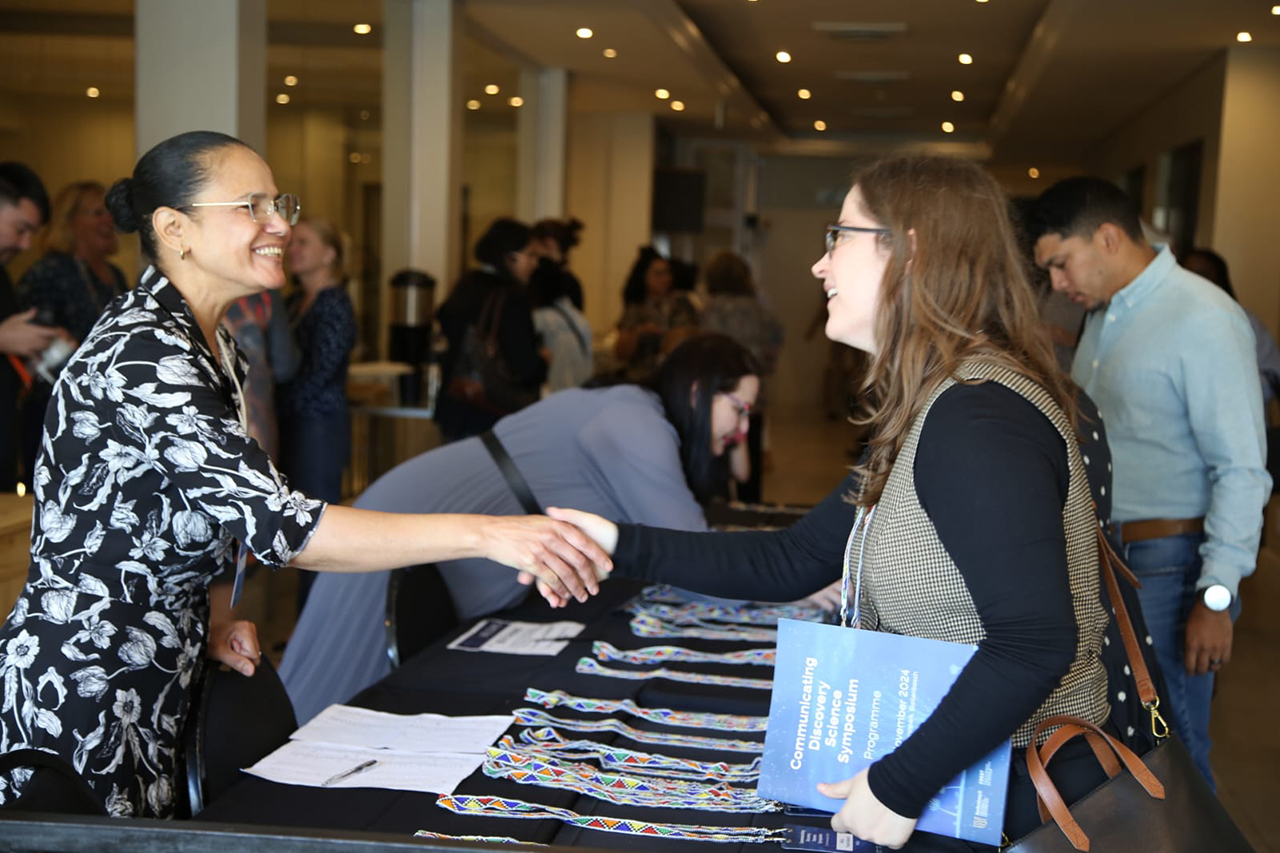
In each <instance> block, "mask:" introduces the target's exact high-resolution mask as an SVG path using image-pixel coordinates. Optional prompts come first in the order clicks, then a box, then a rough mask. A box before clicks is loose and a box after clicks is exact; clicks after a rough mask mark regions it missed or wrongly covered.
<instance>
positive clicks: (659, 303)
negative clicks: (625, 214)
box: [613, 246, 698, 380]
mask: <svg viewBox="0 0 1280 853" xmlns="http://www.w3.org/2000/svg"><path fill="white" fill-rule="evenodd" d="M622 306H623V307H622V317H621V319H619V320H618V332H617V337H616V338H615V340H614V345H613V353H614V355H615V356H617V358H618V360H619V361H620V362H622V365H623V367H622V375H623V376H624V377H625V378H627V379H628V380H639V379H642V378H643V377H645V376H648V375H649V374H651V373H652V372H653V371H654V369H655V368H656V367H657V365H658V360H659V357H660V356H661V353H662V339H663V337H664V336H665V335H666V334H667V333H668V332H670V331H671V330H673V329H677V328H679V327H681V326H697V325H698V308H697V306H696V305H695V304H694V302H693V301H692V300H691V299H690V298H689V295H688V293H687V292H684V291H679V292H677V291H675V290H674V289H673V276H672V266H671V262H670V261H668V260H667V259H666V258H664V257H663V256H662V255H660V254H658V250H657V249H655V248H653V247H652V246H644V247H642V248H641V249H640V254H639V256H638V257H637V258H636V261H635V263H634V264H632V265H631V272H630V273H629V274H628V275H627V283H626V285H625V286H624V287H623V289H622Z"/></svg>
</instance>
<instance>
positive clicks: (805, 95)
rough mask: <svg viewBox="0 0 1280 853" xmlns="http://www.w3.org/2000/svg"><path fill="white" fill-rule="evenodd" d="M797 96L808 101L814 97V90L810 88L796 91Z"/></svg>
mask: <svg viewBox="0 0 1280 853" xmlns="http://www.w3.org/2000/svg"><path fill="white" fill-rule="evenodd" d="M796 97H798V98H799V99H800V100H802V101H807V100H809V99H810V98H812V97H813V92H810V91H809V90H808V89H801V90H800V91H799V92H796Z"/></svg>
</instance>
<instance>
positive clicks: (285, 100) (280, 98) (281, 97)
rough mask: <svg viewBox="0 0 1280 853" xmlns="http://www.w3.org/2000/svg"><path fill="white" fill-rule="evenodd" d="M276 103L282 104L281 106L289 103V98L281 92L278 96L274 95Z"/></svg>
mask: <svg viewBox="0 0 1280 853" xmlns="http://www.w3.org/2000/svg"><path fill="white" fill-rule="evenodd" d="M276 103H277V104H282V105H283V104H287V103H289V96H288V95H286V94H285V93H284V92H281V93H280V94H278V95H276Z"/></svg>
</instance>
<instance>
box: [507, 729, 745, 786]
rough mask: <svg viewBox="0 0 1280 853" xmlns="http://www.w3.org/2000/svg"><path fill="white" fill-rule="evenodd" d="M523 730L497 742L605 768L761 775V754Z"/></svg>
mask: <svg viewBox="0 0 1280 853" xmlns="http://www.w3.org/2000/svg"><path fill="white" fill-rule="evenodd" d="M524 734H525V735H528V736H529V737H527V738H525V741H526V742H525V743H516V742H515V740H514V739H513V738H512V737H511V735H503V736H502V737H500V738H499V739H498V746H500V747H501V748H503V749H505V750H507V751H509V752H516V753H520V754H522V755H551V756H555V757H556V758H567V759H573V760H579V759H584V758H594V759H595V760H597V761H599V762H600V766H601V767H603V768H604V769H605V770H619V771H624V770H625V771H627V772H631V773H639V774H641V775H643V776H665V777H668V778H672V779H711V780H716V781H722V782H742V783H747V782H754V781H756V780H757V779H758V778H760V758H759V757H758V756H757V757H756V758H753V759H752V760H751V762H750V763H749V764H728V763H726V762H723V761H715V762H710V761H695V760H694V759H692V758H673V757H671V756H669V755H655V754H653V753H649V752H636V751H635V750H630V749H623V748H622V747H619V746H613V745H610V744H603V743H598V742H596V741H594V740H565V738H564V737H563V736H562V735H561V734H560V733H559V732H557V731H556V730H555V729H553V728H550V727H548V728H542V729H525V731H524Z"/></svg>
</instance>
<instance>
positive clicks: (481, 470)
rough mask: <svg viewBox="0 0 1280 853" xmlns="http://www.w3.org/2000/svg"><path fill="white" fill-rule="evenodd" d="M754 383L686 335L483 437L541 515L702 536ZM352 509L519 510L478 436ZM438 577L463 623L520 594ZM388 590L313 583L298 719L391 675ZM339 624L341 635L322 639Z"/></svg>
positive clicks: (512, 583) (291, 672)
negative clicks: (562, 510)
mask: <svg viewBox="0 0 1280 853" xmlns="http://www.w3.org/2000/svg"><path fill="white" fill-rule="evenodd" d="M757 374H758V368H757V367H756V363H755V360H754V359H753V358H752V357H751V353H750V352H749V351H748V350H747V349H746V348H744V347H743V346H742V345H741V344H739V343H737V342H735V341H734V340H733V339H732V338H729V337H727V336H725V335H698V336H696V337H693V338H690V339H689V340H686V341H685V342H684V343H682V344H681V345H680V346H678V347H676V349H674V350H672V352H671V354H670V355H668V356H667V357H666V359H665V360H664V361H663V363H662V365H661V367H660V368H659V369H658V371H657V372H656V373H655V374H654V376H653V377H652V378H651V379H650V380H649V382H648V383H646V384H644V385H615V386H613V387H608V388H593V389H570V390H566V391H560V392H558V393H556V394H552V395H551V396H550V397H548V398H546V399H545V400H542V401H540V402H538V403H535V404H534V405H532V406H529V407H528V408H526V409H523V410H521V411H519V412H517V413H515V414H513V415H508V416H507V417H505V418H503V419H502V420H501V421H499V422H498V424H497V426H496V427H495V429H494V433H495V434H496V435H497V436H498V438H499V440H500V441H501V442H502V444H503V446H504V447H505V449H506V450H507V452H508V454H510V456H511V458H512V460H513V461H514V462H515V465H516V467H517V468H518V469H519V470H520V473H521V475H522V476H523V477H524V478H525V480H526V481H527V482H528V484H529V488H530V490H531V491H532V492H533V495H534V497H535V498H536V499H537V500H538V501H539V503H540V504H541V505H543V506H547V505H564V506H575V507H583V508H585V509H589V510H591V511H593V512H598V513H601V514H604V515H607V516H609V517H611V518H618V519H623V520H627V521H634V522H640V523H644V524H653V525H658V526H661V527H672V528H676V529H678V530H706V529H707V522H706V518H705V517H704V516H703V509H702V507H703V504H705V503H706V502H707V501H708V500H710V499H711V498H712V497H714V496H715V495H716V494H718V493H719V491H720V490H721V489H722V488H723V486H724V484H725V483H726V482H727V480H728V468H727V465H726V464H725V458H724V454H725V448H726V446H728V445H730V444H732V443H734V442H736V441H740V440H741V436H742V434H743V433H744V432H745V430H746V429H747V416H748V414H749V413H750V411H751V407H752V405H753V404H754V403H755V400H756V394H757V393H758V392H759V388H760V380H759V377H758V375H757ZM355 505H356V506H357V507H364V508H368V509H380V510H387V511H392V512H433V511H436V510H440V509H445V508H449V509H453V510H461V511H465V512H479V513H485V514H505V513H515V512H520V503H519V501H518V500H517V499H516V496H515V493H514V492H512V490H511V487H510V486H509V485H507V482H506V480H504V479H503V477H502V474H501V473H500V472H499V470H498V467H497V465H496V464H495V463H494V462H493V460H492V459H491V458H490V457H489V454H488V451H487V450H486V449H485V447H484V445H483V444H482V443H481V440H480V439H479V438H469V439H466V440H464V441H459V442H454V443H453V444H448V445H445V446H444V447H440V448H437V449H435V450H431V451H428V452H427V453H424V454H422V455H420V456H418V457H416V458H414V459H410V460H409V461H407V462H403V463H401V464H400V465H398V466H396V467H395V468H394V469H392V470H391V471H390V472H388V473H387V474H385V475H384V476H383V477H381V478H380V479H379V480H378V481H377V482H376V483H374V484H373V485H372V486H370V487H369V488H368V489H367V490H366V491H365V493H364V494H362V495H361V496H360V498H359V499H358V500H357V501H356V504H355ZM438 567H439V569H440V573H441V575H443V577H444V581H445V583H446V584H447V585H448V587H449V594H450V597H451V598H452V599H453V604H454V609H455V610H456V611H457V614H458V616H459V618H460V619H462V620H464V621H465V620H470V619H474V618H476V617H479V616H483V615H485V614H488V613H493V612H494V611H497V610H502V609H504V608H507V607H511V606H513V605H515V604H517V603H518V602H519V601H520V600H521V599H522V598H524V596H525V595H527V594H528V592H529V590H528V589H527V588H526V587H524V586H521V585H520V584H519V583H518V582H517V581H516V575H515V574H514V573H513V572H511V571H508V570H506V569H504V568H502V567H501V566H497V565H495V564H493V563H492V562H490V561H487V560H484V559H462V560H449V561H445V562H441V563H440V564H439V566H438ZM833 572H834V570H833ZM828 580H830V578H829V579H828ZM387 583H388V575H387V574H386V573H381V574H375V575H362V576H359V577H355V576H350V575H346V576H338V575H328V576H324V577H321V578H319V579H318V580H317V581H316V584H315V587H314V589H313V590H312V592H311V598H310V599H309V600H308V603H307V606H306V608H305V609H304V610H303V612H302V618H301V619H300V620H299V621H298V625H297V628H296V629H295V630H294V632H293V637H292V639H291V640H290V641H289V646H288V648H287V649H285V655H284V660H283V661H282V662H281V665H280V677H281V679H283V681H284V684H285V687H286V689H288V691H289V697H290V698H291V699H292V700H293V708H294V712H295V713H296V714H297V715H298V720H299V721H300V722H305V721H306V720H309V719H310V718H311V717H313V716H315V715H316V714H318V713H320V711H322V710H324V708H325V707H326V706H328V705H329V704H331V703H333V702H344V701H346V700H347V699H348V698H350V697H351V696H354V695H355V694H356V693H357V692H359V691H360V690H362V689H364V688H365V687H368V686H369V685H370V684H373V683H374V682H376V681H377V680H378V679H380V678H382V677H383V676H385V675H386V674H387V673H388V672H390V663H389V662H388V660H387V654H386V647H387V642H386V629H385V626H384V624H383V619H384V616H385V613H386V595H387ZM337 624H341V625H342V626H343V627H342V630H341V631H337V630H334V626H335V625H337Z"/></svg>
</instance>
